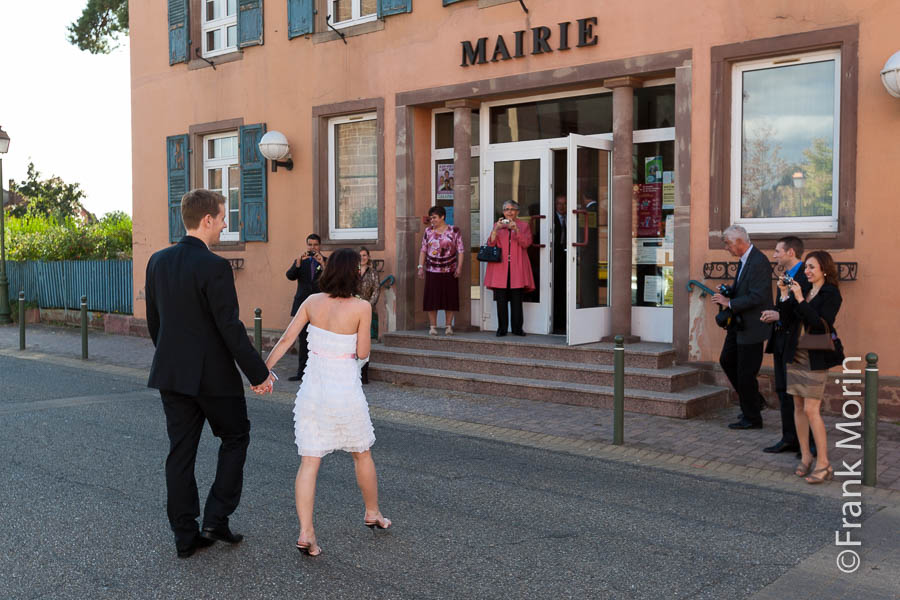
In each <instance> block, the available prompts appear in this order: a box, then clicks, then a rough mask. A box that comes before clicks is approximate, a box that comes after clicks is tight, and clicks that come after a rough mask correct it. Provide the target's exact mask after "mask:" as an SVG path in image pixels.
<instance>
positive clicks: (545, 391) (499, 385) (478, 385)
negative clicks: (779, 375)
mask: <svg viewBox="0 0 900 600" xmlns="http://www.w3.org/2000/svg"><path fill="white" fill-rule="evenodd" d="M369 378H370V379H372V380H377V381H385V382H388V383H393V384H399V385H410V386H415V387H428V388H431V389H446V390H453V391H457V392H468V393H473V394H487V395H491V396H506V397H510V398H524V399H528V400H535V401H539V402H547V401H550V402H558V403H560V404H573V405H577V406H593V407H597V408H606V409H611V408H612V407H613V388H612V387H610V386H601V385H590V384H584V383H570V382H561V381H543V380H540V379H521V378H517V377H505V376H502V375H485V374H483V373H463V372H460V371H446V370H440V369H426V368H421V367H408V366H401V365H386V364H378V363H373V364H372V365H371V366H370V367H369ZM726 403H727V390H726V389H725V388H722V387H717V386H711V385H703V384H698V385H696V386H693V387H691V388H689V389H687V390H682V391H680V392H655V391H649V390H640V389H634V388H626V389H625V410H626V411H629V412H636V413H643V414H649V415H659V416H665V417H675V418H679V419H690V418H692V417H696V416H698V415H700V414H703V413H704V412H707V411H710V410H713V409H718V408H722V407H724V406H726Z"/></svg>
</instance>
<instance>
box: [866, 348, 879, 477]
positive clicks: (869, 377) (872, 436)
mask: <svg viewBox="0 0 900 600" xmlns="http://www.w3.org/2000/svg"><path fill="white" fill-rule="evenodd" d="M866 363H867V364H866V414H865V417H864V418H865V423H864V425H863V485H869V486H872V487H874V486H875V480H876V479H877V470H878V466H877V464H876V463H877V461H878V355H877V354H875V353H874V352H869V353H868V354H866Z"/></svg>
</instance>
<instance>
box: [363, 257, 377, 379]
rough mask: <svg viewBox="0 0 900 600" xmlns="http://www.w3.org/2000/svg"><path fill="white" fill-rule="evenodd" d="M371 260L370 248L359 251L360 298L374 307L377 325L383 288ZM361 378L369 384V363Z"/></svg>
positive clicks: (372, 332) (373, 337)
mask: <svg viewBox="0 0 900 600" xmlns="http://www.w3.org/2000/svg"><path fill="white" fill-rule="evenodd" d="M370 258H371V257H370V256H369V249H368V248H366V247H362V248H360V249H359V297H360V298H361V299H362V300H365V301H366V302H368V303H369V304H371V305H372V322H373V323H375V320H376V319H375V317H376V311H375V307H376V306H377V305H378V296H380V295H381V286H380V284H379V282H378V272H377V271H375V265H373V264H372V262H371V260H370ZM371 337H372V339H373V340H374V339H375V337H376V335H375V327H374V326H373V327H372V329H371ZM360 376H361V379H362V383H363V385H365V384H367V383H369V363H366V364H365V365H363V368H362V373H360Z"/></svg>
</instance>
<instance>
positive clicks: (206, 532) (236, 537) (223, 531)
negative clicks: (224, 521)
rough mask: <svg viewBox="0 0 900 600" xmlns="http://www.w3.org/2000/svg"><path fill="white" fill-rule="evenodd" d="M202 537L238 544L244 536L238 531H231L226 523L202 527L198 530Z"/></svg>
mask: <svg viewBox="0 0 900 600" xmlns="http://www.w3.org/2000/svg"><path fill="white" fill-rule="evenodd" d="M200 535H202V536H203V537H204V538H206V539H208V540H213V541H215V540H219V541H220V542H228V543H229V544H239V543H240V542H241V540H242V539H244V536H242V535H241V534H239V533H232V531H231V529H229V528H228V525H226V526H224V527H204V528H203V531H201V532H200Z"/></svg>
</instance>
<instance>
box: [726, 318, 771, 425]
mask: <svg viewBox="0 0 900 600" xmlns="http://www.w3.org/2000/svg"><path fill="white" fill-rule="evenodd" d="M762 359H763V343H762V342H759V343H758V344H738V343H737V333H735V332H734V331H729V332H728V334H727V335H726V336H725V344H724V345H723V346H722V354H721V355H720V356H719V364H720V365H722V370H723V371H725V375H727V376H728V381H730V382H731V385H732V386H733V387H734V389H735V391H736V392H737V393H738V398H740V401H741V411H742V412H743V413H744V418H745V419H746V420H748V421H750V422H751V423H753V424H754V425H757V424H760V423H762V413H761V412H760V411H761V409H762V406H763V397H762V395H761V394H760V393H759V382H758V381H757V380H756V376H757V375H758V374H759V367H760V366H761V365H762Z"/></svg>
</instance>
